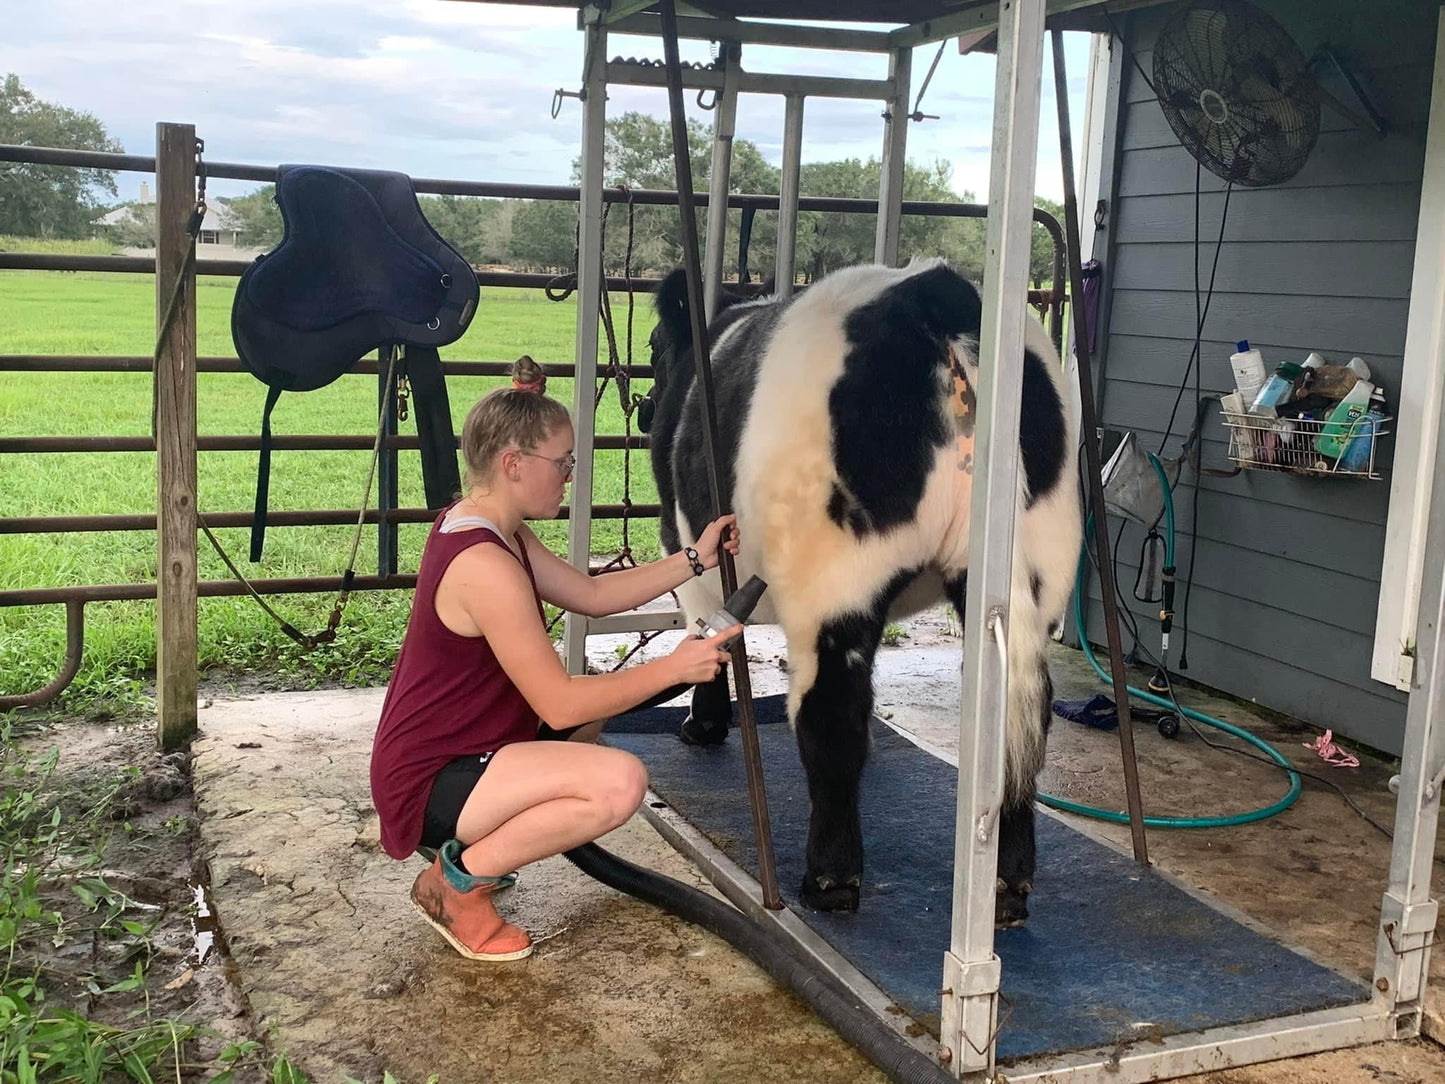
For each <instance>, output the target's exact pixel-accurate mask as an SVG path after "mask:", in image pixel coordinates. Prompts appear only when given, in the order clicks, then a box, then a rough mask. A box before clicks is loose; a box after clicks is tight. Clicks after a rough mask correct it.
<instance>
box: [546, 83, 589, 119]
mask: <svg viewBox="0 0 1445 1084" xmlns="http://www.w3.org/2000/svg"><path fill="white" fill-rule="evenodd" d="M563 98H576V99H577V100H578V101H579V102H585V101H586V100H587V92H586V91H585V90H563V89H562V88H561V87H558V88H557V89H556V90H554V91H553V92H552V119H553V120H556V119H557V115H558V114H559V113H561V112H562V99H563Z"/></svg>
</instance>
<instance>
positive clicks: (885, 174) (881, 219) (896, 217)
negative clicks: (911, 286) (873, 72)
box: [873, 48, 913, 267]
mask: <svg viewBox="0 0 1445 1084" xmlns="http://www.w3.org/2000/svg"><path fill="white" fill-rule="evenodd" d="M912 71H913V50H912V49H909V48H903V49H894V50H893V55H892V57H891V58H890V60H889V62H888V78H889V80H890V81H891V82H892V83H893V97H891V98H890V99H889V100H888V121H887V123H886V124H885V125H884V128H883V168H882V171H881V172H880V174H879V177H878V232H877V234H876V235H875V237H874V242H873V258H874V259H875V260H876V261H877V262H878V263H881V264H887V265H888V266H889V267H893V266H895V265H896V264H897V263H898V232H899V229H900V228H901V224H902V218H903V165H904V163H905V162H906V161H907V159H908V93H909V83H910V81H911V78H912Z"/></svg>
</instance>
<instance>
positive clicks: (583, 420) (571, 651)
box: [563, 24, 607, 674]
mask: <svg viewBox="0 0 1445 1084" xmlns="http://www.w3.org/2000/svg"><path fill="white" fill-rule="evenodd" d="M586 32H587V35H588V37H589V40H588V43H587V49H586V55H587V58H588V68H587V71H585V72H584V73H583V88H584V89H583V93H584V94H586V96H587V98H586V101H584V102H583V107H582V177H581V186H580V190H579V192H578V203H577V214H578V218H579V222H580V225H579V230H578V235H577V351H576V355H575V359H574V360H575V363H576V369H575V379H574V385H573V392H572V417H573V418H574V419H576V430H575V438H574V443H573V452H574V453H575V454H576V456H577V466H576V469H575V470H574V471H573V473H572V496H571V501H570V505H571V511H570V513H569V515H568V520H567V559H568V560H569V561H571V562H572V564H573V565H575V566H576V567H577V568H580V569H583V570H584V571H585V570H586V568H587V565H588V560H589V557H590V555H591V552H592V450H593V447H594V443H595V438H596V435H597V434H596V428H597V423H596V420H595V418H596V410H595V406H594V400H595V399H596V396H597V392H596V387H597V321H598V318H599V315H600V313H601V307H602V288H603V282H602V182H603V175H602V171H603V164H604V162H603V149H604V146H605V141H604V137H605V135H606V125H607V83H606V79H605V78H604V73H605V68H604V63H605V61H606V56H607V31H606V30H605V29H604V28H603V27H602V26H601V25H600V24H594V25H592V26H589V27H588V28H587V31H586ZM563 659H564V662H565V663H566V666H567V672H568V673H569V674H581V673H584V672H585V671H586V669H587V617H586V615H584V614H575V613H568V614H567V617H566V624H565V627H564V631H563Z"/></svg>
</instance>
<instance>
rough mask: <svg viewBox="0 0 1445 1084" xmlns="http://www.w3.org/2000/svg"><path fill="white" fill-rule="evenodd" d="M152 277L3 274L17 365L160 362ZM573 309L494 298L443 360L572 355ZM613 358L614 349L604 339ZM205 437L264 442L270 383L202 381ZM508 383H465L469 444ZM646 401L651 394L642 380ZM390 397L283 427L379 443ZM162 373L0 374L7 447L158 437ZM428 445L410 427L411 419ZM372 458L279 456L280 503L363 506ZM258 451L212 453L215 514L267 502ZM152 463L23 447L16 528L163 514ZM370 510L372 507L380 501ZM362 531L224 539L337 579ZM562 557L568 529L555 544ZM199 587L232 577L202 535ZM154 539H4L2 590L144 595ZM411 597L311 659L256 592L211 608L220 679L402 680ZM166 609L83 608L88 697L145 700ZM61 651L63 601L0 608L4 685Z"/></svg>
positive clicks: (208, 457) (377, 612)
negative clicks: (399, 669)
mask: <svg viewBox="0 0 1445 1084" xmlns="http://www.w3.org/2000/svg"><path fill="white" fill-rule="evenodd" d="M42 247H45V248H48V250H49V251H91V252H93V251H105V247H104V246H103V245H101V246H99V247H97V246H96V245H94V244H90V243H85V242H82V243H80V244H79V245H78V246H77V247H75V248H67V247H66V246H64V245H61V244H58V243H52V244H51V245H49V246H42V244H41V243H38V242H29V241H21V242H17V241H14V240H13V239H8V238H0V248H9V249H12V250H17V251H19V250H24V251H38V250H41V249H42ZM235 281H236V280H235V279H229V278H227V279H218V278H202V279H201V280H200V285H199V287H198V291H197V292H198V297H199V315H198V340H199V342H198V348H199V352H200V353H201V354H203V355H228V356H233V355H234V354H235V349H234V346H233V344H232V342H231V336H230V323H229V318H230V306H231V299H232V296H233V293H234V290H235ZM154 289H155V288H154V283H153V280H152V279H151V277H150V276H147V275H126V274H101V273H84V272H80V273H75V272H15V271H6V272H0V353H3V354H148V353H149V352H150V350H151V348H152V344H153V342H154V334H155V331H154V327H155V315H154V314H155V295H154ZM637 304H638V310H637V314H636V322H635V330H634V337H635V342H636V343H637V346H636V347H635V355H634V360H635V361H636V362H637V363H639V364H644V363H646V362H647V360H648V358H647V351H646V342H647V334H648V332H649V331H650V329H651V326H652V323H653V317H652V313H651V305H650V298H648V297H647V296H645V295H639V296H638V299H637ZM625 306H626V296H625V295H621V296H615V297H614V298H613V307H614V312H615V313H616V314H617V317H618V324H619V327H618V335H619V347H620V348H625V331H624V317H625ZM575 321H576V310H575V306H574V305H573V303H572V302H571V301H570V300H569V301H567V302H562V303H553V302H550V301H548V300H547V299H546V298H545V297H544V296H543V294H542V293H541V291H519V290H502V289H490V288H489V289H487V290H485V291H483V297H482V303H481V306H480V309H479V311H478V314H477V317H476V318H475V319H474V321H473V323H472V326H471V329H470V330H469V332H468V334H467V335H466V336H465V337H464V338H463V339H462V340H461V341H460V342H458V343H455V344H453V345H452V346H451V347H448V348H446V349H445V350H444V351H443V356H444V357H449V358H458V359H468V360H486V361H511V360H513V359H515V358H516V357H517V356H518V355H519V354H522V353H527V354H531V355H532V357H534V358H536V359H537V360H538V361H543V362H570V361H571V360H572V343H573V338H574V329H575ZM601 354H602V357H603V359H604V360H605V357H606V347H605V341H604V345H603V346H602V350H601ZM198 379H199V385H198V400H197V414H198V429H199V431H200V432H201V433H202V434H238V433H239V434H256V433H258V432H259V428H260V421H261V409H262V406H263V404H264V398H265V396H264V393H265V387H264V385H262V384H261V383H260V382H259V381H258V380H256V379H255V378H253V377H251V376H250V375H248V374H244V373H242V374H201V376H200V377H199V378H198ZM500 382H501V380H500V379H488V378H476V377H467V378H453V379H451V380H449V381H448V391H449V394H450V400H451V411H452V418H453V424H454V426H455V427H456V429H457V431H458V432H460V430H461V424H462V420H463V418H464V417H465V415H466V412H467V410H468V408H469V407H470V406H471V404H472V403H473V402H475V400H476V399H477V398H478V397H479V396H480V395H481V394H483V393H484V392H485V391H486V390H487V389H489V388H490V387H493V386H495V385H496V384H498V383H500ZM548 390H549V392H551V393H553V394H555V395H556V396H557V397H558V398H560V399H562V400H563V401H564V402H566V403H568V404H569V406H570V404H571V401H572V382H571V381H570V380H560V379H553V380H551V381H549V384H548ZM637 390H645V385H643V386H641V387H639V388H638V389H637ZM375 401H376V392H375V384H374V381H373V378H371V377H362V376H355V377H343V378H342V379H341V380H339V381H337V382H336V383H334V384H332V385H331V386H330V387H327V388H323V389H320V390H318V391H314V392H308V393H305V394H298V395H283V396H282V398H281V401H280V403H279V404H278V406H277V408H276V411H275V413H274V414H273V416H272V428H273V431H274V432H276V433H283V434H284V433H349V434H367V435H370V434H372V433H374V432H375V427H376V414H375ZM150 405H151V385H150V377H149V375H148V374H94V373H35V374H30V373H6V374H4V376H3V378H0V435H5V436H47V435H73V436H102V435H117V436H125V435H132V436H142V435H148V434H149V431H150ZM597 428H598V431H599V432H601V433H620V432H621V431H622V414H621V410H620V408H619V405H618V400H617V395H616V392H615V390H614V389H613V388H612V387H611V386H609V388H608V396H607V398H605V399H604V401H603V403H602V406H601V407H600V409H599V411H598V417H597ZM401 430H402V432H403V433H414V432H415V426H414V422H413V421H412V420H410V419H409V420H408V421H406V422H403V423H402V424H401ZM369 456H370V453H369V452H363V451H357V452H284V451H283V452H275V453H273V455H272V462H271V496H270V507H271V508H272V509H273V510H279V509H308V508H348V507H358V506H359V501H360V498H361V492H362V488H363V487H364V485H365V482H366V470H367V466H368V461H369ZM633 468H634V469H633V494H632V496H633V499H634V500H635V501H638V502H644V501H648V502H650V501H654V500H655V499H656V491H655V489H654V488H653V485H652V477H651V471H650V469H649V468H648V465H647V460H646V453H642V454H640V455H639V454H638V453H634V455H633ZM255 472H256V455H255V453H254V452H251V453H246V452H202V453H200V456H199V495H198V499H199V506H200V510H201V511H202V512H203V513H204V512H207V511H238V510H246V509H249V508H250V507H251V506H252V504H253V502H254V498H255V481H256V474H255ZM400 474H401V503H402V505H403V506H408V507H419V506H421V505H422V504H423V503H424V498H423V491H422V479H421V463H420V457H419V455H418V453H416V452H402V453H401V454H400ZM155 484H156V482H155V457H154V455H152V454H150V453H136V452H124V453H86V454H78V453H58V454H32V455H6V456H4V457H3V459H0V516H7V517H8V516H47V515H87V514H90V515H93V514H104V513H121V512H129V513H151V512H153V511H154V509H155ZM621 498H622V453H621V452H599V453H598V455H597V482H596V493H595V500H596V501H597V502H598V503H613V502H617V501H619V500H621ZM372 502H373V504H374V503H375V492H374V490H373V495H372ZM426 529H427V528H426V526H425V525H403V526H402V527H401V528H400V551H401V553H400V564H401V569H402V570H403V571H414V570H415V568H416V565H417V561H418V558H419V556H420V550H421V544H422V541H423V539H424V537H425V533H426ZM353 530H354V528H348V527H292V528H276V527H271V528H268V530H267V537H266V553H265V556H264V558H263V560H262V562H261V563H260V564H259V565H255V566H253V565H250V564H249V562H247V561H246V560H245V559H246V557H247V550H248V539H249V531H246V530H228V531H219V532H217V534H218V537H220V539H221V542H222V545H223V546H225V547H226V550H227V552H228V553H229V554H231V556H232V559H233V560H236V561H237V564H238V566H239V567H241V569H242V571H243V572H245V573H246V574H247V575H248V576H251V575H254V576H256V577H277V576H322V575H338V574H339V573H340V572H341V571H342V570H343V568H344V565H345V560H346V554H347V551H348V549H349V546H350V541H351V532H352V531H353ZM541 533H542V534H543V537H544V538H545V539H546V540H547V541H548V542H549V544H551V545H553V546H554V548H556V549H558V550H559V551H560V552H565V545H566V541H565V524H562V523H557V524H549V525H546V526H545V528H544V529H543V530H542V532H541ZM593 538H594V541H593V552H594V553H597V554H606V555H610V554H612V553H613V552H615V550H616V547H617V545H618V543H619V540H620V530H619V525H618V524H616V523H613V522H602V523H598V524H597V525H596V527H595V529H594V536H593ZM633 540H634V552H635V553H636V554H637V556H638V558H639V560H641V559H646V558H647V557H649V556H653V555H655V553H656V544H657V530H656V522H655V521H641V522H639V523H638V524H637V526H636V528H635V529H634V531H633ZM199 553H200V575H201V578H202V579H203V580H204V579H223V578H226V577H227V576H228V575H229V573H228V572H227V571H226V568H225V566H224V565H223V564H222V563H221V561H220V559H219V558H218V557H217V556H216V555H215V553H214V552H213V551H212V550H211V548H210V546H209V545H208V544H207V543H206V540H205V538H204V536H201V538H200V549H199ZM155 560H156V550H155V536H154V533H153V532H107V533H96V534H65V535H0V590H8V589H18V588H28V587H46V586H59V585H67V584H95V583H130V582H139V581H144V580H151V579H154V577H155ZM375 568H376V532H375V528H370V527H369V528H367V529H366V530H365V531H364V534H363V538H362V551H361V555H360V557H359V559H358V562H357V569H358V571H359V572H362V573H366V572H371V571H375ZM333 601H334V599H333V597H331V596H283V597H280V598H279V599H273V600H272V602H273V605H276V607H277V609H278V610H279V611H281V612H282V613H283V614H284V615H286V616H287V617H288V619H289V620H291V622H292V623H293V624H295V625H297V626H298V627H301V628H306V629H312V628H319V627H320V626H321V625H323V624H324V623H325V619H326V616H327V614H328V613H329V612H330V607H331V605H332V603H333ZM409 603H410V593H409V592H373V593H361V594H356V595H353V596H352V598H351V601H350V602H349V604H348V606H347V611H346V616H345V618H344V620H343V632H342V634H341V635H339V636H338V639H337V641H336V643H334V644H332V645H327V646H325V647H322V648H320V649H318V650H317V651H316V652H313V653H311V654H309V655H305V656H302V655H301V654H300V653H299V652H297V651H295V650H294V647H293V645H292V644H291V642H290V641H289V640H288V639H286V637H285V636H284V635H283V634H282V633H281V632H280V631H279V630H278V629H277V628H276V627H275V625H274V623H273V622H272V621H271V619H270V618H268V617H267V616H266V615H265V614H263V613H262V612H261V610H260V609H259V608H258V607H257V606H256V605H255V603H254V602H253V601H250V600H247V599H202V600H201V602H200V657H201V665H202V666H203V667H214V666H224V667H234V668H250V669H256V668H265V669H267V670H271V671H279V672H282V673H286V674H289V675H291V679H292V680H293V681H295V682H297V683H304V682H305V681H306V680H307V679H308V676H309V677H312V678H321V677H325V678H328V679H340V680H343V681H349V682H355V683H373V682H376V681H382V680H385V677H386V675H387V673H388V672H389V670H390V666H391V663H392V660H393V659H394V657H395V651H396V648H397V646H398V645H399V644H400V640H401V634H402V631H403V628H404V626H405V622H406V615H407V608H408V606H409ZM153 611H154V604H153V603H149V602H133V603H114V602H113V603H101V604H91V605H89V606H87V607H86V645H85V655H84V659H83V661H82V667H81V673H80V675H79V676H78V678H77V679H76V682H75V685H74V686H73V689H74V693H73V694H72V703H76V702H78V701H80V700H83V699H89V698H94V697H96V696H100V697H109V696H115V695H132V696H133V695H135V692H136V690H137V688H138V681H139V680H140V679H143V677H144V675H145V674H146V672H147V671H149V670H150V669H151V668H152V667H153V666H154V659H155V641H154V626H153ZM63 654H64V613H63V609H62V607H59V606H49V607H14V608H5V609H0V691H3V692H11V691H25V690H28V689H32V688H35V687H37V686H39V685H42V684H44V683H45V682H46V681H48V680H50V678H51V677H52V676H53V674H54V672H55V670H56V669H57V668H58V666H59V663H60V660H61V658H62V656H63Z"/></svg>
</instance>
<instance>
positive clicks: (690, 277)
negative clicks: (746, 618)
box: [659, 0, 783, 911]
mask: <svg viewBox="0 0 1445 1084" xmlns="http://www.w3.org/2000/svg"><path fill="white" fill-rule="evenodd" d="M659 7H660V8H661V11H662V47H663V56H664V58H665V60H666V63H667V99H668V106H669V113H670V115H671V118H672V155H673V160H674V162H675V163H676V165H677V196H678V211H679V214H680V217H681V227H682V265H683V269H684V271H685V274H686V278H687V304H688V313H689V315H690V317H691V319H692V345H693V356H694V358H695V360H696V364H697V389H698V398H699V400H700V401H701V402H700V405H701V407H702V422H703V426H702V433H703V450H704V453H705V457H706V461H707V484H708V490H709V492H710V495H711V497H712V510H713V515H714V516H720V515H722V514H723V507H722V487H721V485H720V483H719V475H720V473H721V471H720V468H719V465H718V457H719V456H720V454H721V446H720V445H719V443H718V435H717V414H716V413H715V411H714V409H713V403H714V401H715V400H714V397H713V382H712V361H711V359H710V357H709V348H708V339H707V325H706V323H705V322H704V320H703V313H702V273H701V266H700V263H699V260H698V251H697V248H698V246H697V219H695V218H694V217H693V206H694V205H693V198H692V166H691V163H690V162H689V160H688V156H687V120H686V114H685V113H684V112H683V105H682V66H681V63H680V61H679V58H678V48H677V9H676V7H675V6H674V2H673V0H663V2H662V3H661V4H660V5H659ZM719 556H720V558H721V560H720V561H719V564H718V574H719V576H720V577H721V579H722V587H723V596H724V597H727V596H729V595H731V594H732V593H733V592H734V591H736V590H737V584H738V580H737V570H736V569H735V568H734V567H733V559H732V554H730V553H728V551H727V550H725V549H723V550H720V553H719ZM745 640H746V635H743V636H739V637H738V638H737V639H735V640H734V641H733V644H732V656H733V681H734V683H735V684H736V686H737V693H738V729H739V730H740V731H741V732H742V738H743V763H744V765H745V766H746V767H747V774H748V799H749V804H750V806H751V812H752V818H753V838H754V843H755V845H756V847H757V852H758V873H759V877H758V880H759V882H760V883H761V886H762V892H763V906H764V907H767V908H768V909H769V910H772V911H778V910H781V909H782V906H783V901H782V897H781V896H779V895H778V875H777V870H776V868H775V866H774V863H773V839H772V830H771V828H770V827H769V824H768V799H767V794H766V793H765V791H764V789H763V761H762V753H761V750H760V749H759V747H758V730H757V718H756V716H755V714H754V711H753V690H752V681H751V680H750V677H749V674H748V653H747V647H746V644H745Z"/></svg>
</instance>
